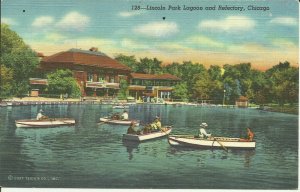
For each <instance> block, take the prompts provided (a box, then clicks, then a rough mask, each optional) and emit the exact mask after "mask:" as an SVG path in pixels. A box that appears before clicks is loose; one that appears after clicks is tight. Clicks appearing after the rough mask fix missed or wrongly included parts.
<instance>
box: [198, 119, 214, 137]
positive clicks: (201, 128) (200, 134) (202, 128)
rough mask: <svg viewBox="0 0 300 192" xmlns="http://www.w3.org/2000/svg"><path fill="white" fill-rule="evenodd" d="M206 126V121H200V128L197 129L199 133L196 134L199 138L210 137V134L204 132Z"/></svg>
mask: <svg viewBox="0 0 300 192" xmlns="http://www.w3.org/2000/svg"><path fill="white" fill-rule="evenodd" d="M207 126H208V125H207V123H201V125H200V129H199V134H198V136H199V137H200V138H204V139H207V138H209V137H211V134H208V133H207V132H206V130H205V128H206V127H207Z"/></svg>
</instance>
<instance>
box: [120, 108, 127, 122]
mask: <svg viewBox="0 0 300 192" xmlns="http://www.w3.org/2000/svg"><path fill="white" fill-rule="evenodd" d="M121 120H128V112H127V111H126V110H124V112H123V113H122V115H121Z"/></svg>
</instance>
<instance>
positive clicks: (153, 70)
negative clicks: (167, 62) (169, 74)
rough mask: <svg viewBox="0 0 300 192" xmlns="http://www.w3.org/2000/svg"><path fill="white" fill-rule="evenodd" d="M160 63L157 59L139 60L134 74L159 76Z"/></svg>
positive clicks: (160, 70)
mask: <svg viewBox="0 0 300 192" xmlns="http://www.w3.org/2000/svg"><path fill="white" fill-rule="evenodd" d="M160 65H161V61H159V60H158V59H156V58H154V59H149V58H147V57H145V58H142V59H140V62H139V63H138V65H137V70H136V72H139V73H147V74H160V73H161V72H162V68H161V66H160Z"/></svg>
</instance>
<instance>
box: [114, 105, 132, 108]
mask: <svg viewBox="0 0 300 192" xmlns="http://www.w3.org/2000/svg"><path fill="white" fill-rule="evenodd" d="M112 108H113V109H128V108H129V106H128V105H115V106H113V107H112Z"/></svg>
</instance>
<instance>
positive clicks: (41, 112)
mask: <svg viewBox="0 0 300 192" xmlns="http://www.w3.org/2000/svg"><path fill="white" fill-rule="evenodd" d="M43 112H44V111H43V110H42V109H40V111H39V113H38V114H37V116H36V120H43V119H47V118H48V117H47V116H45V115H43Z"/></svg>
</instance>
